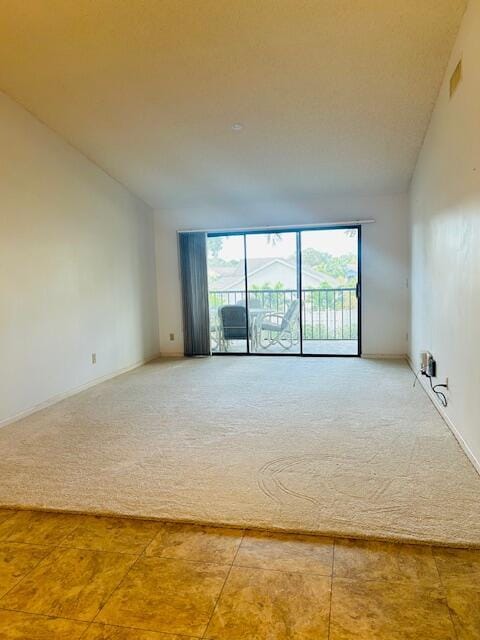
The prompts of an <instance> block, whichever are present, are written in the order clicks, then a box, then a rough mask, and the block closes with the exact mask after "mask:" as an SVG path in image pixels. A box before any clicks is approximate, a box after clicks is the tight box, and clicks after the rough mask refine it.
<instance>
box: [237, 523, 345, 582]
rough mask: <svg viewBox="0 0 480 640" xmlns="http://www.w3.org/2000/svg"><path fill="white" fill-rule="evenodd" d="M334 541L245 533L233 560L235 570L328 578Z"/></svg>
mask: <svg viewBox="0 0 480 640" xmlns="http://www.w3.org/2000/svg"><path fill="white" fill-rule="evenodd" d="M332 560H333V539H332V538H322V537H319V536H304V535H293V534H283V533H268V532H265V533H263V532H248V533H246V534H245V537H244V539H243V541H242V544H241V545H240V549H239V551H238V554H237V556H236V558H235V562H234V564H235V566H237V565H238V566H243V567H252V568H257V569H276V570H278V571H300V572H303V573H305V572H306V573H318V574H320V575H325V576H329V575H331V573H332Z"/></svg>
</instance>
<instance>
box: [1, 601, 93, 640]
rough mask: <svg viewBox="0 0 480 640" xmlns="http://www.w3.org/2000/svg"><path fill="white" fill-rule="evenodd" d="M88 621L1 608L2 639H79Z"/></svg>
mask: <svg viewBox="0 0 480 640" xmlns="http://www.w3.org/2000/svg"><path fill="white" fill-rule="evenodd" d="M86 628H87V623H85V622H76V621H74V620H65V619H62V618H48V617H46V616H38V615H32V614H30V613H22V612H20V611H2V610H1V609H0V639H1V640H79V638H80V636H81V635H82V633H83V632H84V631H85V629H86Z"/></svg>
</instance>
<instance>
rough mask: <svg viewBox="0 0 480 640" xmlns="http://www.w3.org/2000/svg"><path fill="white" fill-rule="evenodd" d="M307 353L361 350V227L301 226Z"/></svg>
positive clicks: (322, 353)
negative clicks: (309, 228) (325, 227)
mask: <svg viewBox="0 0 480 640" xmlns="http://www.w3.org/2000/svg"><path fill="white" fill-rule="evenodd" d="M300 236H301V237H300V244H301V258H302V259H301V264H302V278H301V280H302V295H301V298H302V339H303V353H304V354H305V355H345V356H346V355H358V354H359V340H358V337H359V305H358V299H357V293H358V292H359V288H358V284H359V278H358V263H359V234H358V229H357V228H351V229H316V230H312V231H301V232H300Z"/></svg>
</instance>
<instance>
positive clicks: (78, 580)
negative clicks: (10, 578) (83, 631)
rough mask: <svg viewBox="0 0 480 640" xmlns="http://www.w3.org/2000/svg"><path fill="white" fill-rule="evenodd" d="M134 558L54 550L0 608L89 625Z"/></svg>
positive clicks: (93, 552) (123, 555)
mask: <svg viewBox="0 0 480 640" xmlns="http://www.w3.org/2000/svg"><path fill="white" fill-rule="evenodd" d="M133 562H135V557H134V556H130V555H126V554H118V553H104V552H100V551H86V550H85V551H81V550H78V549H61V548H58V549H55V550H54V551H53V552H52V553H51V554H50V555H49V556H47V557H46V558H45V559H44V560H42V561H41V562H40V564H39V565H38V566H37V567H36V568H35V569H34V570H33V571H32V572H31V573H30V574H29V575H28V576H26V577H25V578H24V579H23V580H22V581H21V582H20V583H19V584H18V585H17V586H16V587H14V588H13V589H12V590H11V591H9V593H8V594H7V595H6V596H4V597H3V598H2V599H1V600H0V607H3V608H5V609H17V610H21V611H27V612H29V613H42V614H45V615H53V616H61V617H64V618H73V619H75V620H86V621H90V620H92V619H93V618H94V616H95V615H96V614H97V612H98V610H99V609H100V608H101V606H102V605H103V604H104V603H105V601H106V599H107V598H108V596H109V595H110V594H111V593H112V591H113V590H114V589H115V587H116V586H117V585H118V584H119V582H120V581H121V580H122V578H123V577H124V576H125V574H126V572H127V571H128V569H129V568H130V566H131V565H132V564H133Z"/></svg>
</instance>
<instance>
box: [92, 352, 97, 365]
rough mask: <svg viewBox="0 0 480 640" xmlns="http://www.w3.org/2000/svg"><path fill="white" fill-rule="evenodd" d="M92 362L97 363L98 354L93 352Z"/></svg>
mask: <svg viewBox="0 0 480 640" xmlns="http://www.w3.org/2000/svg"><path fill="white" fill-rule="evenodd" d="M92 364H97V354H96V353H92Z"/></svg>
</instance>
